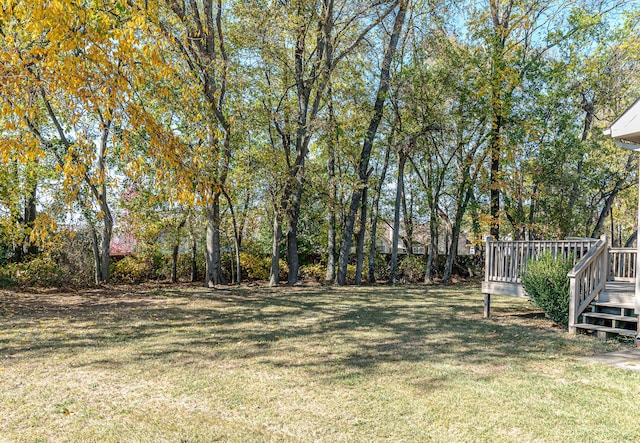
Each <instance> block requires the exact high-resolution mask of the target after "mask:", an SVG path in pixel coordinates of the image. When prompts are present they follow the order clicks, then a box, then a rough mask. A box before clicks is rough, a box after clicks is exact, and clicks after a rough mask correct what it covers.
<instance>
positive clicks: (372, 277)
mask: <svg viewBox="0 0 640 443" xmlns="http://www.w3.org/2000/svg"><path fill="white" fill-rule="evenodd" d="M392 140H393V130H392V134H391V137H390V141H389V144H388V145H387V150H386V152H385V154H384V164H383V165H382V172H381V173H380V178H379V181H378V186H376V195H375V196H374V198H373V214H372V215H371V242H370V243H369V273H368V275H367V280H368V281H369V283H375V282H376V274H375V269H376V268H375V266H376V263H375V259H376V237H377V230H378V215H379V211H380V209H379V204H380V195H381V194H382V186H383V185H384V179H385V177H386V175H387V167H388V166H389V155H390V153H391V145H392Z"/></svg>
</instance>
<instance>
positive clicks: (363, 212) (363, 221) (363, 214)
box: [356, 187, 367, 286]
mask: <svg viewBox="0 0 640 443" xmlns="http://www.w3.org/2000/svg"><path fill="white" fill-rule="evenodd" d="M366 225H367V188H366V187H365V188H364V189H363V190H362V207H361V208H360V231H359V232H358V244H357V259H356V285H358V286H360V285H361V284H362V262H363V261H364V234H365V228H366V227H367V226H366Z"/></svg>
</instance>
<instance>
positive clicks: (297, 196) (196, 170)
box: [0, 0, 640, 287]
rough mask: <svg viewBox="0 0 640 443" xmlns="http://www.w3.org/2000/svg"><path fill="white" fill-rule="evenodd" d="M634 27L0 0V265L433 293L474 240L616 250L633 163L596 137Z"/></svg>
mask: <svg viewBox="0 0 640 443" xmlns="http://www.w3.org/2000/svg"><path fill="white" fill-rule="evenodd" d="M639 17H640V5H639V4H638V3H637V2H635V1H634V2H628V1H625V2H621V1H617V0H580V1H571V2H567V1H561V0H554V1H521V0H469V1H464V2H445V1H440V0H428V1H418V0H413V1H412V0H381V1H364V2H363V1H353V0H291V1H279V0H251V1H237V0H230V1H222V0H215V1H214V0H189V1H187V0H144V1H143V0H126V1H125V0H100V1H95V0H86V1H62V0H47V1H43V0H40V1H31V2H26V1H22V0H6V1H3V2H2V6H1V11H0V77H1V78H2V82H1V83H0V101H1V107H0V268H3V267H5V268H7V269H9V268H11V269H17V267H20V266H26V265H25V264H26V263H30V262H31V261H33V260H36V259H39V260H41V261H42V260H45V261H47V260H48V261H47V263H53V264H52V266H61V265H60V264H61V263H67V262H68V263H73V266H84V267H85V268H90V269H91V273H92V275H93V280H94V281H95V282H106V281H108V280H109V278H110V270H112V269H113V266H114V264H113V263H112V261H113V258H114V257H116V258H122V257H120V256H119V255H118V254H120V253H119V252H117V251H113V250H112V243H113V241H114V238H116V239H119V240H118V241H119V242H121V241H122V240H121V239H125V238H126V239H128V240H127V241H129V242H130V243H131V248H132V253H133V254H134V256H135V257H137V259H134V258H129V260H130V261H132V262H135V260H138V265H139V269H138V270H140V269H145V270H146V271H145V272H146V274H144V273H143V274H144V275H146V276H147V277H148V278H153V277H156V278H162V277H167V278H168V276H169V274H170V275H171V278H172V279H173V280H174V281H175V280H177V278H178V277H179V274H180V272H182V274H180V275H183V277H184V276H186V274H189V275H190V276H191V277H192V278H194V279H195V278H199V277H204V280H205V284H207V285H209V286H212V287H213V286H216V285H220V284H223V283H226V282H230V281H235V282H240V281H241V280H242V278H247V277H250V276H253V277H255V278H264V279H269V280H270V282H271V284H274V285H275V284H278V282H279V281H280V277H281V276H283V274H284V273H286V274H287V279H286V280H287V282H288V283H289V284H295V283H296V282H298V279H299V278H315V279H318V280H324V281H334V280H335V282H337V283H338V284H346V283H348V282H349V281H356V282H358V283H360V282H361V281H363V280H364V279H365V278H366V279H368V280H369V281H375V280H376V279H390V280H396V279H399V278H401V276H402V275H405V276H406V275H407V274H410V273H411V272H409V269H410V268H412V267H413V268H417V269H418V270H419V272H418V274H419V275H420V277H419V278H420V279H421V280H424V281H425V282H433V281H434V280H435V279H440V280H444V281H447V280H449V279H450V278H451V277H452V275H453V274H454V273H456V272H459V271H460V269H461V267H460V266H457V265H459V261H460V258H459V253H460V251H461V249H464V248H462V246H464V245H462V244H461V242H464V241H466V242H467V243H468V244H467V246H475V247H477V249H480V247H481V244H482V239H483V236H484V235H487V234H491V235H493V236H494V237H501V238H513V239H540V238H564V237H568V236H580V237H596V236H599V235H601V234H603V233H606V234H607V235H608V236H609V237H610V239H611V242H612V243H613V244H614V245H617V246H623V245H625V244H629V243H630V242H631V241H633V239H634V238H635V236H636V235H637V228H638V227H637V225H636V223H637V222H636V219H637V217H636V216H635V215H636V214H637V210H638V209H637V207H636V203H635V201H636V197H635V196H634V195H636V194H635V193H636V192H637V170H638V167H637V166H638V159H637V158H636V156H635V155H633V154H632V153H629V152H627V151H623V150H621V149H619V148H617V147H616V146H615V145H614V143H613V142H612V141H611V140H609V139H608V138H607V137H606V136H605V135H604V134H603V129H605V128H607V127H608V126H609V125H610V123H611V122H612V121H613V120H614V119H615V118H616V116H618V115H619V114H620V113H621V112H623V111H624V109H625V108H626V107H627V106H628V105H629V104H630V103H632V102H633V101H634V100H635V99H636V98H638V95H639V94H640V90H639V86H640V78H639V77H638V75H637V72H638V57H639V56H638V54H640V51H638V49H639V48H640V40H639V39H638V26H639V25H638V23H639V22H640V21H639V20H638V18H639ZM77 237H80V238H81V239H83V241H84V243H82V245H83V246H82V247H81V248H80V249H82V250H85V249H86V252H87V254H86V257H84V256H83V257H84V258H78V259H77V260H76V259H72V257H75V256H76V255H78V254H76V252H77V251H70V250H69V245H70V244H75V243H73V242H72V241H71V240H72V239H76V238H77ZM385 248H386V249H385ZM466 251H467V252H469V248H467V249H466ZM387 253H388V255H386V254H387ZM127 254H129V253H127ZM80 255H82V254H80ZM363 263H368V266H365V265H363ZM131 266H134V265H133V264H131ZM456 266H457V267H456ZM12 267H13V268H12ZM168 268H171V271H170V272H169V271H166V269H168ZM199 268H200V271H199V270H198V269H199ZM118 269H120V268H118ZM163 269H164V270H163ZM181 269H182V271H181ZM117 275H121V272H120V270H119V271H118V273H117ZM412 275H413V274H412ZM0 277H1V275H0ZM412 278H415V277H412ZM0 282H1V279H0Z"/></svg>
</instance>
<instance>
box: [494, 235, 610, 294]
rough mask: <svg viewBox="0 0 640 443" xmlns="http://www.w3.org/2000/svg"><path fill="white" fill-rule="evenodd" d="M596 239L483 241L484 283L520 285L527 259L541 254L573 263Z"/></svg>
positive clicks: (578, 259) (584, 253) (580, 257)
mask: <svg viewBox="0 0 640 443" xmlns="http://www.w3.org/2000/svg"><path fill="white" fill-rule="evenodd" d="M597 241H598V240H596V239H578V240H531V241H526V240H525V241H493V240H492V239H491V237H488V238H487V241H486V262H485V263H486V269H485V281H487V282H504V283H518V284H519V283H521V282H522V273H523V272H524V271H525V270H526V269H527V263H528V262H529V260H531V259H533V258H536V257H538V256H539V255H540V254H542V253H543V252H545V251H549V252H551V254H552V255H553V256H562V257H564V258H571V259H572V260H573V263H574V264H575V263H577V262H578V261H580V259H582V257H583V256H585V255H586V254H587V253H588V251H589V250H590V249H591V248H592V247H593V246H594V245H595V244H596V242H597Z"/></svg>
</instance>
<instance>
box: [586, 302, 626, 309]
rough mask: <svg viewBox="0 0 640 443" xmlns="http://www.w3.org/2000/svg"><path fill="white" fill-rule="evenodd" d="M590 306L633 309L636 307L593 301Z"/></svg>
mask: <svg viewBox="0 0 640 443" xmlns="http://www.w3.org/2000/svg"><path fill="white" fill-rule="evenodd" d="M591 304H592V305H594V306H602V307H603V308H620V309H635V307H636V305H635V304H633V303H616V302H610V301H595V302H593V303H591Z"/></svg>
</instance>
